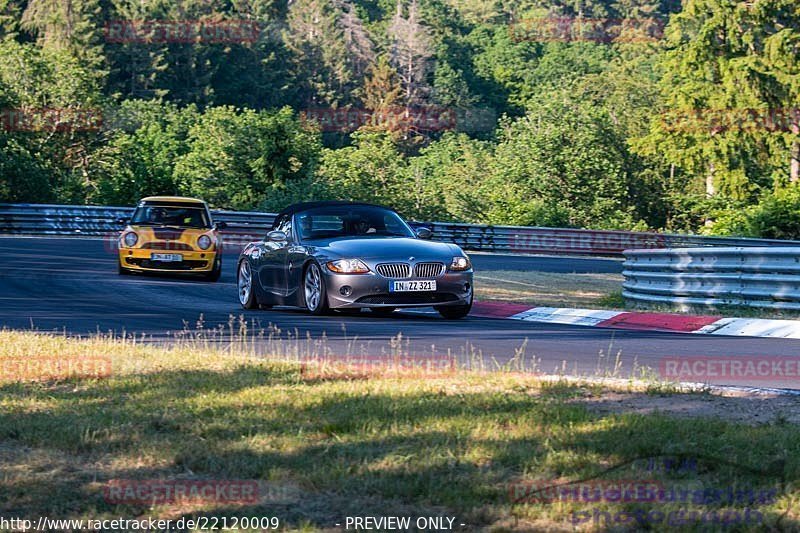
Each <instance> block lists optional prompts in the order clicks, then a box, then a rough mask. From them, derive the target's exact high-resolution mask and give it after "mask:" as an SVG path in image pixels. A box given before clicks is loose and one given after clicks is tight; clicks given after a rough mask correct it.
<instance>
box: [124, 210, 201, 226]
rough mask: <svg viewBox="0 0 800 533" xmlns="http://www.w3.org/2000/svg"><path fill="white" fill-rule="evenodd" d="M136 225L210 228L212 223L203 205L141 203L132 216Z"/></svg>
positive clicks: (132, 221) (132, 222) (132, 220)
mask: <svg viewBox="0 0 800 533" xmlns="http://www.w3.org/2000/svg"><path fill="white" fill-rule="evenodd" d="M131 224H133V225H135V226H179V227H187V228H209V227H211V224H210V222H209V220H208V214H207V213H206V210H205V208H203V207H185V206H165V205H141V206H139V207H137V208H136V212H135V213H134V214H133V218H131Z"/></svg>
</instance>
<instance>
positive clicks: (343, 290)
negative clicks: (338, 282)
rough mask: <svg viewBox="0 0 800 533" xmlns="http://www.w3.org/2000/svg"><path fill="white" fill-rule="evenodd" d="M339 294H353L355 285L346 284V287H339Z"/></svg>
mask: <svg viewBox="0 0 800 533" xmlns="http://www.w3.org/2000/svg"><path fill="white" fill-rule="evenodd" d="M339 294H341V295H342V296H350V295H351V294H353V287H351V286H350V285H345V286H344V287H342V288H341V289H339Z"/></svg>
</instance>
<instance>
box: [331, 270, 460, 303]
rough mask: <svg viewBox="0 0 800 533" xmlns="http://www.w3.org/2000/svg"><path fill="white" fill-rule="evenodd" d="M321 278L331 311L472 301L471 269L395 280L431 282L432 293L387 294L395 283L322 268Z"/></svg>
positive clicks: (375, 275) (390, 280)
mask: <svg viewBox="0 0 800 533" xmlns="http://www.w3.org/2000/svg"><path fill="white" fill-rule="evenodd" d="M324 275H325V285H326V287H327V289H328V305H329V306H330V307H331V308H332V309H362V308H371V307H378V308H379V307H430V306H433V305H435V306H440V305H467V304H469V303H470V302H471V301H472V290H473V286H472V271H471V270H469V271H465V272H446V273H445V274H444V275H442V276H439V277H437V278H408V279H403V280H398V281H413V280H422V279H425V280H427V279H435V280H436V290H435V291H424V292H389V285H390V283H391V282H392V281H395V280H394V279H389V278H385V277H383V276H380V275H378V274H375V273H369V274H355V275H353V274H334V273H332V272H329V271H327V269H324ZM348 289H349V290H348Z"/></svg>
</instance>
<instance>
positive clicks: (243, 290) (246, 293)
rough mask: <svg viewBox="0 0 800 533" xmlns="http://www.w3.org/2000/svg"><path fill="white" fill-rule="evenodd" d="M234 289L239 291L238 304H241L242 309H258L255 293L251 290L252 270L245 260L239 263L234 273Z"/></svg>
mask: <svg viewBox="0 0 800 533" xmlns="http://www.w3.org/2000/svg"><path fill="white" fill-rule="evenodd" d="M236 287H237V288H238V289H239V303H240V304H242V307H244V308H245V309H255V308H256V307H258V304H257V302H256V295H255V292H256V291H255V290H254V288H253V270H252V269H251V268H250V263H249V262H247V260H246V259H245V260H244V261H242V262H241V263H239V269H238V270H237V272H236Z"/></svg>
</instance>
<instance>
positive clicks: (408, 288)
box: [389, 280, 436, 292]
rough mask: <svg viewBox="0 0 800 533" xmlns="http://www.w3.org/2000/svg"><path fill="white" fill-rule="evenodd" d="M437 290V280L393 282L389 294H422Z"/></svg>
mask: <svg viewBox="0 0 800 533" xmlns="http://www.w3.org/2000/svg"><path fill="white" fill-rule="evenodd" d="M435 290H436V281H435V280H421V281H393V282H392V283H390V284H389V292H422V291H435Z"/></svg>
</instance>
